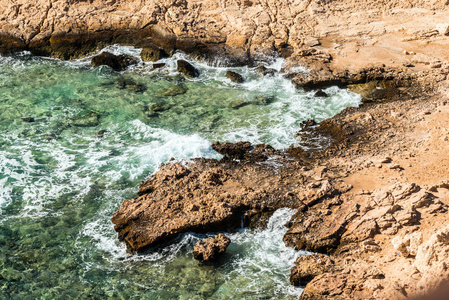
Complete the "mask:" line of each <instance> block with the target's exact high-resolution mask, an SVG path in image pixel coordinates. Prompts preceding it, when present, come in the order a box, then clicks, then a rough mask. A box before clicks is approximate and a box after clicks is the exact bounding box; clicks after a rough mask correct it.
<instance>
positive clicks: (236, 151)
mask: <svg viewBox="0 0 449 300" xmlns="http://www.w3.org/2000/svg"><path fill="white" fill-rule="evenodd" d="M211 147H212V149H214V150H215V151H217V152H218V153H220V154H222V155H223V156H224V158H227V159H243V158H244V157H245V154H246V153H247V152H249V151H251V150H252V149H253V147H252V146H251V143H250V142H237V143H223V144H222V143H220V142H215V143H213V144H212V145H211Z"/></svg>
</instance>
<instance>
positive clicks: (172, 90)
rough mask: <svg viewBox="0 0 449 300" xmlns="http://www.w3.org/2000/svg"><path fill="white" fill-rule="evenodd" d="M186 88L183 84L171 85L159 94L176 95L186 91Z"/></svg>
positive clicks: (165, 95)
mask: <svg viewBox="0 0 449 300" xmlns="http://www.w3.org/2000/svg"><path fill="white" fill-rule="evenodd" d="M187 90H188V89H187V88H186V87H185V86H183V85H173V86H170V87H168V88H166V89H165V90H163V91H162V93H161V95H162V96H164V97H167V96H171V97H174V96H178V95H182V94H185V93H187Z"/></svg>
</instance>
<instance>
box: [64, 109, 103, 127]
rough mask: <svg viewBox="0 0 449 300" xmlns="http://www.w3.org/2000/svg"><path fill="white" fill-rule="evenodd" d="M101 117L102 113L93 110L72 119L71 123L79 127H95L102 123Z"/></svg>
mask: <svg viewBox="0 0 449 300" xmlns="http://www.w3.org/2000/svg"><path fill="white" fill-rule="evenodd" d="M99 119H100V115H99V114H98V113H96V112H93V111H91V112H89V113H87V114H85V115H84V116H82V117H80V118H75V119H72V120H71V121H70V125H73V126H77V127H94V126H97V125H98V124H99V123H100V121H99Z"/></svg>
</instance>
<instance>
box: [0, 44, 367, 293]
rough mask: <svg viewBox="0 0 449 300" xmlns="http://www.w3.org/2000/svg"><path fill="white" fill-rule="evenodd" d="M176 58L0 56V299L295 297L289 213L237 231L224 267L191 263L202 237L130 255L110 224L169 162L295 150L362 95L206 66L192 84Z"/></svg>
mask: <svg viewBox="0 0 449 300" xmlns="http://www.w3.org/2000/svg"><path fill="white" fill-rule="evenodd" d="M107 50H108V51H112V52H115V53H128V54H132V55H136V56H137V55H138V54H139V49H134V48H131V47H118V46H111V47H109V48H108V49H107ZM179 57H184V58H185V56H183V55H182V54H177V55H176V56H175V57H174V58H172V59H166V60H164V62H165V63H166V64H167V65H166V67H165V68H162V69H157V70H152V66H151V65H152V64H151V63H150V64H143V63H140V64H139V65H137V66H134V67H132V68H131V69H130V70H128V71H126V72H123V73H116V72H113V71H111V70H110V69H109V68H108V67H100V68H93V67H91V66H90V58H86V59H82V60H78V61H72V62H63V61H59V60H54V59H49V58H40V57H34V56H32V55H30V54H29V53H21V54H16V55H15V56H9V57H0V299H107V298H111V299H229V298H231V297H234V298H238V299H271V298H276V299H297V297H298V295H299V294H300V292H301V289H299V288H293V287H291V286H290V285H289V282H288V276H289V269H290V267H291V266H292V264H293V261H294V259H295V257H296V256H297V255H299V254H300V253H298V252H295V251H293V250H292V249H289V248H286V247H285V246H284V245H283V243H282V235H283V233H284V232H285V231H286V228H284V227H283V224H284V223H285V222H286V221H287V220H288V219H289V217H290V216H291V215H292V211H289V210H286V209H284V210H280V211H278V212H277V213H276V214H275V215H274V216H273V217H272V219H271V220H270V226H269V228H268V229H267V230H264V231H261V232H250V231H248V230H244V229H242V230H241V231H239V232H237V233H233V234H231V239H232V241H233V243H232V244H231V246H230V247H229V248H228V251H227V253H226V256H225V257H223V259H222V260H221V261H220V262H218V263H217V264H215V265H214V266H211V265H204V264H200V263H198V262H197V261H195V260H194V259H193V257H192V255H191V251H192V248H193V244H194V243H195V241H197V240H198V239H200V238H204V236H199V235H194V234H186V235H184V236H182V237H180V238H179V239H178V240H177V241H175V242H174V243H172V244H171V245H169V246H168V247H166V248H163V249H153V250H152V251H148V252H147V253H143V254H139V255H133V256H130V255H128V254H127V253H126V251H125V247H124V245H122V244H120V243H119V242H118V241H117V237H116V233H115V232H114V230H113V226H112V224H111V222H110V217H111V215H112V213H113V212H114V211H115V210H117V209H118V207H119V205H120V203H121V202H122V201H123V200H124V199H127V198H131V197H134V196H135V195H136V191H137V188H138V185H139V183H140V182H141V181H142V180H144V179H146V178H148V177H149V176H150V175H151V174H152V173H153V172H155V171H156V170H157V168H158V166H159V165H160V163H162V162H165V161H167V160H168V159H169V158H171V157H175V158H176V159H179V160H182V159H188V158H191V157H210V158H218V157H219V155H218V154H217V153H215V152H214V151H213V150H212V149H211V148H210V144H211V143H212V142H214V141H216V140H219V141H239V140H249V141H251V142H253V143H261V142H263V143H268V144H271V145H273V146H274V147H277V148H282V147H287V146H288V145H290V144H292V143H296V141H295V139H294V133H295V132H296V131H297V130H298V129H299V124H300V122H301V121H302V120H305V119H310V118H313V119H315V120H318V121H320V120H323V119H325V118H328V117H330V116H332V115H334V114H335V113H337V112H339V111H340V110H342V109H343V108H345V107H347V106H354V105H358V104H359V102H360V97H358V96H357V95H354V94H351V93H349V92H347V91H345V90H340V89H338V88H329V89H327V90H326V92H327V93H328V94H329V95H330V97H328V98H315V97H313V92H310V93H305V92H301V91H297V90H296V89H295V88H294V86H293V85H292V84H291V83H290V82H289V81H288V80H286V79H284V78H283V77H282V76H281V75H275V76H268V77H265V78H264V77H262V76H261V75H259V74H258V73H257V72H256V70H255V69H251V68H246V67H243V68H233V69H232V70H234V71H237V72H239V73H241V74H242V75H243V76H244V77H245V79H246V82H245V83H244V84H234V83H231V82H230V81H229V80H228V79H227V78H226V77H225V73H226V71H227V70H228V69H227V68H221V67H210V66H207V65H205V64H202V63H199V62H192V63H193V64H195V65H196V66H197V67H198V68H199V69H200V71H201V76H200V77H199V78H197V79H192V80H186V79H184V78H183V77H182V76H179V74H176V72H175V65H176V58H179ZM281 63H282V62H281V61H277V62H275V64H274V65H273V66H274V67H277V68H280V64H281ZM123 82H126V83H127V85H126V86H125V87H124V88H123ZM136 84H140V85H144V86H145V87H146V89H145V90H143V89H142V88H141V86H138V85H136ZM179 87H180V88H179ZM175 89H177V90H178V91H179V90H182V91H183V92H184V91H185V93H183V94H178V95H175V96H173V95H174V94H176V93H174V92H173V90H175ZM136 90H137V91H136ZM179 93H180V92H179ZM168 94H171V95H172V96H170V95H168ZM30 118H33V120H34V121H33V122H30V121H31V119H30Z"/></svg>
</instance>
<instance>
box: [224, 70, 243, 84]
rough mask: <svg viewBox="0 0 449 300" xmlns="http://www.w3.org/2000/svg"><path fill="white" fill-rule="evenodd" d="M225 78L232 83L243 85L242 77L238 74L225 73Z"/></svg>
mask: <svg viewBox="0 0 449 300" xmlns="http://www.w3.org/2000/svg"><path fill="white" fill-rule="evenodd" d="M226 77H227V78H229V79H230V80H231V81H232V82H236V83H243V77H242V75H240V74H239V73H236V72H233V71H227V72H226Z"/></svg>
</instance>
